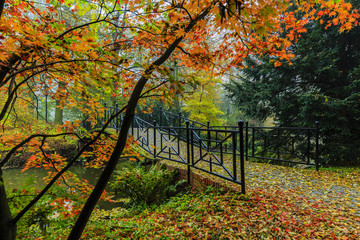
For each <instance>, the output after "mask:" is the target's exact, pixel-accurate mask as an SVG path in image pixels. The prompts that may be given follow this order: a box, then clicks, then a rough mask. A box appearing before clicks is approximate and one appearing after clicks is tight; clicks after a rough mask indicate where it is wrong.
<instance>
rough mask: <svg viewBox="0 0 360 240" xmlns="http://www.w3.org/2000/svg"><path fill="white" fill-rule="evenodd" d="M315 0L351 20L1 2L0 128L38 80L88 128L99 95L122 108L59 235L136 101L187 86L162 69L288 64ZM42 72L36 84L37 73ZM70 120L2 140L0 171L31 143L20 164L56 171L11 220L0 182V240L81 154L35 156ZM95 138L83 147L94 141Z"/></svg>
mask: <svg viewBox="0 0 360 240" xmlns="http://www.w3.org/2000/svg"><path fill="white" fill-rule="evenodd" d="M315 2H317V3H318V4H320V7H321V8H322V9H323V12H324V14H325V15H329V16H330V17H331V18H330V21H328V24H330V25H332V24H336V25H337V24H339V26H340V31H344V30H349V29H351V28H352V26H353V25H354V24H357V18H358V14H357V11H355V10H353V9H352V6H351V4H349V3H345V2H343V1H338V0H334V1H310V2H305V1H301V2H300V1H299V2H296V3H289V1H287V0H276V1H270V0H269V1H236V0H229V1H219V0H200V1H155V2H152V1H139V0H125V1H96V0H95V1H90V2H80V3H74V2H70V1H65V0H60V1H56V0H47V1H46V2H30V1H18V0H9V1H7V2H6V3H5V5H4V2H1V3H2V4H1V8H0V9H2V8H3V7H4V6H5V7H4V10H3V13H2V16H1V22H0V31H1V33H2V35H1V36H0V38H1V45H0V47H1V50H2V51H1V53H0V91H1V92H2V94H6V101H5V103H4V104H3V105H2V108H1V112H0V121H1V124H4V120H5V116H9V114H11V113H12V111H13V109H14V108H13V107H12V106H14V103H15V102H16V101H20V100H22V101H24V102H31V101H32V100H31V98H25V96H26V95H29V92H31V93H32V94H33V95H38V94H40V93H41V89H44V88H43V86H44V84H46V86H48V87H50V88H53V89H57V91H54V92H53V95H52V96H51V97H53V98H54V99H55V100H57V101H58V102H59V103H60V104H61V105H62V106H65V107H67V108H70V109H71V108H80V109H81V111H83V112H84V114H86V115H87V116H88V117H89V119H88V120H89V121H90V122H91V123H92V124H94V123H95V122H96V120H95V117H96V115H97V114H96V113H99V112H102V110H103V106H102V105H101V101H102V99H104V97H106V96H109V95H110V96H114V97H116V96H117V97H121V98H122V99H123V100H124V102H126V104H124V105H123V106H121V109H122V110H125V113H124V118H123V119H124V120H123V122H122V126H121V129H120V132H119V134H118V136H117V142H116V144H115V146H114V148H113V151H112V153H111V155H110V156H108V161H107V162H106V163H105V167H104V169H103V172H102V174H101V176H100V177H99V180H98V182H97V184H96V186H95V187H94V189H92V191H91V194H90V195H89V196H88V198H87V202H86V203H85V205H84V207H83V209H82V211H81V213H80V214H79V216H78V218H77V221H76V223H75V225H74V226H73V228H72V231H71V233H70V235H69V237H68V239H79V238H80V236H81V234H82V232H83V230H84V228H85V225H86V223H87V221H88V219H89V217H90V214H91V212H92V211H93V209H94V207H95V204H96V203H97V201H98V200H99V198H100V197H101V195H102V193H103V191H104V188H105V186H106V184H107V182H108V181H109V178H110V176H111V174H112V173H113V171H114V169H115V167H116V164H117V162H118V161H119V158H120V157H121V155H122V154H123V151H124V149H125V148H126V146H129V140H128V130H129V127H130V124H131V122H132V120H133V117H134V112H135V108H136V106H137V104H138V102H139V101H141V99H142V98H146V97H149V96H151V92H152V91H158V92H160V93H161V92H164V93H165V92H167V89H168V88H171V86H173V88H174V87H175V86H178V85H179V84H186V81H183V82H178V81H174V80H173V79H171V77H170V75H171V71H170V69H169V67H168V66H166V65H164V63H166V62H167V61H170V62H175V61H176V62H177V63H178V64H179V65H181V66H185V67H188V68H191V69H193V71H197V70H202V71H207V72H213V74H214V75H221V74H222V73H224V72H225V71H227V70H228V69H230V67H232V66H241V65H243V59H244V58H246V57H247V56H249V55H251V54H254V53H256V54H258V55H260V56H261V55H271V56H276V57H278V58H280V60H282V61H287V60H289V59H291V58H292V57H293V54H292V53H291V52H290V51H289V47H290V46H291V44H292V43H291V40H292V38H294V37H297V36H298V34H299V33H301V32H303V31H306V30H305V28H304V25H305V24H306V23H307V22H308V21H309V19H311V18H316V17H318V15H316V11H313V10H314V8H313V7H314V3H315ZM289 4H300V5H299V8H300V9H301V10H302V11H305V12H307V13H308V14H307V15H306V16H304V18H303V19H300V20H297V21H295V20H296V18H295V17H294V15H292V14H288V13H284V11H285V9H286V8H287V7H288V5H289ZM282 24H285V25H286V26H287V28H286V31H288V32H289V34H287V35H286V36H283V35H282V34H281V32H279V31H278V30H279V29H281V27H280V26H281V25H282ZM136 52H141V61H140V60H139V58H138V57H137V56H139V55H138V54H135V55H134V54H133V53H136ZM41 74H42V75H44V76H45V80H44V81H40V78H39V77H38V76H39V75H41ZM30 83H31V84H30ZM59 85H61V88H60V87H59V88H58V86H59ZM92 89H97V90H99V91H100V92H99V91H92ZM173 93H174V94H175V93H176V91H174V92H173ZM18 96H21V99H20V98H18ZM167 96H169V97H170V96H171V95H169V94H167ZM117 114H119V113H117ZM112 117H114V116H112ZM78 124H79V122H75V123H72V124H71V123H66V124H65V125H64V126H63V128H61V129H59V130H61V132H60V133H57V134H52V135H48V134H42V133H34V134H33V135H30V136H29V135H28V134H29V133H30V134H31V132H27V133H23V134H20V135H19V136H17V137H16V138H14V139H11V140H9V139H6V138H5V139H4V138H2V139H3V140H2V141H7V143H6V144H8V145H11V147H12V148H11V150H9V151H8V153H7V154H5V157H3V159H2V160H1V162H0V167H3V166H4V164H5V163H6V162H8V161H9V159H10V156H11V155H12V154H13V153H14V152H15V151H16V150H18V149H19V148H21V147H24V146H25V145H28V144H31V145H33V146H34V148H35V147H38V148H39V152H38V154H37V155H36V156H35V157H32V158H31V159H29V161H30V164H29V165H30V166H35V165H40V166H41V165H45V166H46V167H49V165H50V164H51V165H53V166H54V168H55V173H54V174H52V175H51V177H50V178H49V181H48V185H47V186H46V187H45V188H44V189H43V190H42V191H41V192H40V193H39V195H38V196H36V197H35V198H34V199H33V200H32V201H31V202H30V203H29V204H28V205H27V206H26V207H25V208H24V209H23V210H20V212H19V213H18V214H17V215H16V216H11V214H10V211H9V207H8V202H7V198H6V195H5V186H4V184H3V181H2V178H0V183H1V184H0V193H1V195H0V219H1V222H0V232H1V234H2V236H1V237H2V239H5V240H6V239H14V238H15V234H16V223H17V221H18V220H19V219H21V218H22V217H23V216H24V214H25V213H26V212H27V211H28V210H29V209H31V207H32V206H33V205H34V204H35V203H36V202H37V201H38V200H39V199H40V198H41V197H42V196H43V195H44V194H45V193H46V192H47V190H48V189H49V188H50V187H51V186H52V184H54V183H55V182H56V181H57V180H58V179H59V178H60V177H61V176H63V174H64V173H65V172H66V171H67V170H68V169H69V167H70V166H71V165H72V164H73V163H75V162H76V161H77V159H78V157H79V156H80V155H81V154H82V153H83V151H84V148H82V149H81V150H80V151H79V153H78V154H76V156H74V157H73V158H72V159H70V160H67V161H66V162H65V161H64V160H61V161H60V160H59V158H60V157H59V156H56V155H54V156H48V155H46V154H43V152H41V147H42V146H43V144H44V143H45V142H46V141H47V140H48V139H49V138H53V137H58V136H63V135H73V136H77V137H79V136H78V135H77V134H76V132H75V130H76V127H77V126H78ZM105 127H106V125H104V127H103V129H104V128H105ZM102 132H103V130H101V131H100V132H99V134H97V135H95V136H94V137H93V138H91V140H90V141H89V142H88V143H87V144H86V146H89V145H90V144H94V143H95V142H96V141H97V140H98V139H99V138H100V135H101V133H102ZM86 146H85V147H86ZM0 177H1V172H0Z"/></svg>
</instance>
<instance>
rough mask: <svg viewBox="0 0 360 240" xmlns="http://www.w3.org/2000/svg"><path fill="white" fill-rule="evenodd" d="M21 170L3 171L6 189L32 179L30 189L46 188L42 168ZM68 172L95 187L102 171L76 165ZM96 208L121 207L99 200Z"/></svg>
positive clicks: (123, 164) (120, 166)
mask: <svg viewBox="0 0 360 240" xmlns="http://www.w3.org/2000/svg"><path fill="white" fill-rule="evenodd" d="M127 164H128V163H126V162H122V163H119V164H118V166H117V169H121V168H123V167H124V166H126V165H127ZM21 170H22V169H21V168H11V169H3V170H2V171H3V177H4V180H5V186H6V188H7V189H14V188H21V187H22V186H23V185H24V183H25V181H26V179H27V178H30V177H31V178H34V179H35V182H34V184H33V185H31V186H32V187H35V188H36V189H39V190H41V189H42V188H43V187H45V186H46V184H45V182H44V181H43V178H44V177H46V176H47V172H48V170H46V169H43V168H30V169H28V170H26V171H25V172H21ZM70 171H71V172H73V173H75V174H76V175H77V176H78V177H79V178H80V179H86V180H87V181H89V183H90V184H92V185H95V184H96V182H97V180H98V179H99V176H100V174H101V172H102V169H95V168H84V167H82V166H79V165H76V166H73V167H71V168H70ZM109 190H110V189H109V187H107V188H106V191H109ZM98 206H99V207H100V208H102V209H112V208H114V207H119V206H121V203H110V202H105V201H103V200H100V201H99V202H98Z"/></svg>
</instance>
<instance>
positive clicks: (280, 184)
mask: <svg viewBox="0 0 360 240" xmlns="http://www.w3.org/2000/svg"><path fill="white" fill-rule="evenodd" d="M246 165H247V166H246V168H247V173H248V174H247V187H248V189H247V194H246V195H241V194H240V193H239V192H237V191H234V192H228V193H220V192H219V191H216V190H212V191H208V190H207V191H203V192H194V193H189V194H185V195H183V196H179V197H176V198H173V199H171V201H170V202H169V203H167V204H165V205H162V206H159V207H157V208H139V209H138V210H136V211H134V210H133V211H129V210H124V209H114V210H112V211H98V212H96V213H95V215H94V216H93V218H92V220H91V222H90V224H89V226H88V228H87V231H86V234H87V235H86V236H84V237H85V238H86V239H126V238H128V239H191V238H192V239H360V211H359V207H360V206H359V203H360V194H359V186H360V178H359V176H360V172H359V170H356V169H352V170H351V169H338V170H322V171H320V172H316V171H314V170H307V169H296V168H288V167H281V166H273V165H269V164H260V163H251V162H250V163H247V164H246ZM234 188H235V189H236V188H237V186H234Z"/></svg>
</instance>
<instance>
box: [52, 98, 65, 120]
mask: <svg viewBox="0 0 360 240" xmlns="http://www.w3.org/2000/svg"><path fill="white" fill-rule="evenodd" d="M63 116H64V110H63V109H62V108H61V107H60V103H59V102H58V101H56V108H55V120H54V122H55V123H56V124H59V125H62V124H63Z"/></svg>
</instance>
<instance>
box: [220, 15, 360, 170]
mask: <svg viewBox="0 0 360 240" xmlns="http://www.w3.org/2000/svg"><path fill="white" fill-rule="evenodd" d="M359 39H360V28H359V27H355V28H354V29H353V30H351V31H350V32H347V33H339V29H338V28H337V27H330V28H326V26H325V25H323V24H321V23H320V22H319V21H312V22H310V23H309V24H308V26H307V33H306V34H304V35H303V36H302V37H301V38H300V39H299V40H298V41H297V43H296V44H295V45H294V46H293V47H292V49H291V50H292V52H293V53H294V54H295V57H294V58H293V59H292V60H291V61H290V62H285V61H283V62H282V64H281V65H280V66H277V67H275V65H274V62H275V61H281V60H280V59H276V58H274V57H272V56H267V57H262V58H260V57H258V56H253V57H252V58H248V59H247V60H246V68H244V69H242V70H241V73H240V74H239V75H240V76H239V79H238V80H237V81H231V82H230V83H229V84H227V85H226V86H225V87H226V89H227V90H228V96H229V97H230V98H231V99H232V101H233V102H234V104H236V105H237V106H238V107H239V109H240V110H241V111H242V112H243V113H244V114H246V115H247V116H249V117H251V118H254V119H256V120H260V121H264V120H265V119H266V118H267V117H269V116H274V117H275V120H276V122H277V124H278V125H280V126H299V127H313V126H314V123H315V121H319V122H320V127H321V143H322V145H323V146H322V157H323V160H324V161H326V162H327V163H331V164H356V163H360V160H359V156H360V138H359V136H360V41H359ZM269 60H274V61H272V62H271V61H270V63H269Z"/></svg>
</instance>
